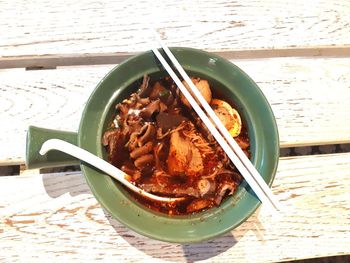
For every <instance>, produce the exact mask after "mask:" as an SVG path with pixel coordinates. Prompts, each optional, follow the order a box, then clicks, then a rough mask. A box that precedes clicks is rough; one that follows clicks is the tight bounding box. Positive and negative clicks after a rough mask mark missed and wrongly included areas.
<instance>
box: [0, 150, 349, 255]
mask: <svg viewBox="0 0 350 263" xmlns="http://www.w3.org/2000/svg"><path fill="white" fill-rule="evenodd" d="M29 186H30V187H29ZM272 190H273V192H274V194H276V196H277V198H278V199H279V201H280V202H281V204H282V206H283V207H284V208H285V210H286V213H285V214H284V216H282V217H280V218H272V217H271V216H270V215H269V214H268V213H267V211H266V210H265V209H264V208H261V209H259V210H258V211H257V212H256V213H255V214H254V215H253V216H252V217H250V218H249V219H248V220H247V221H246V222H245V223H243V224H242V225H241V226H239V227H238V228H237V229H235V230H233V231H231V232H230V233H228V234H226V235H224V236H223V237H220V238H217V239H214V240H212V241H209V242H203V243H200V244H194V245H177V244H169V243H164V242H160V241H154V240H151V239H148V238H145V237H142V236H140V235H138V234H136V233H134V232H133V231H131V230H129V229H127V228H126V227H124V226H123V225H121V224H120V223H118V222H117V221H116V220H114V219H112V218H111V216H110V215H109V214H108V213H107V212H106V211H104V210H102V209H101V207H100V205H99V204H98V203H97V201H96V199H95V198H94V197H93V196H92V194H91V192H90V190H89V188H88V186H87V185H86V183H85V180H84V178H83V176H82V175H81V174H80V173H79V172H77V173H66V174H41V175H40V174H37V175H27V176H16V177H1V178H0V200H1V201H0V237H1V239H0V249H1V254H0V260H1V259H2V260H5V261H11V262H12V261H35V262H42V261H47V258H50V261H53V262H56V261H57V262H62V261H66V260H67V261H71V260H77V261H86V260H87V261H92V260H95V259H104V260H107V259H109V260H114V261H118V262H124V261H128V262H139V261H142V262H150V261H152V262H164V261H171V262H183V261H187V262H193V261H198V260H203V261H204V262H279V261H284V260H292V259H303V258H311V257H324V256H332V255H345V254H349V253H350V220H349V219H350V206H349V191H350V154H336V155H321V156H308V157H295V158H289V159H281V160H280V163H279V167H278V172H277V175H276V179H275V182H274V184H273V188H272ZM19 192H20V193H21V194H20V195H19V194H18V193H19Z"/></svg>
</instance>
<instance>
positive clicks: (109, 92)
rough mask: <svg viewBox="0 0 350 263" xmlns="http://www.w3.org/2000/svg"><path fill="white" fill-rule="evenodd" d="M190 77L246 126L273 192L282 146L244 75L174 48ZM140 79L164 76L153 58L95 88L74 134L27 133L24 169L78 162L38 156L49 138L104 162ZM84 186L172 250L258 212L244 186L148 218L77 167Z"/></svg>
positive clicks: (118, 190) (222, 62)
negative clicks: (200, 208)
mask: <svg viewBox="0 0 350 263" xmlns="http://www.w3.org/2000/svg"><path fill="white" fill-rule="evenodd" d="M171 50H172V51H173V53H174V55H175V56H176V57H177V59H178V60H179V62H180V63H181V65H182V66H183V67H184V68H185V70H186V71H187V72H188V73H189V75H193V76H199V77H203V78H205V79H207V80H209V82H210V84H211V85H212V86H213V87H215V92H216V93H218V94H220V95H221V96H222V97H224V98H225V99H226V100H227V101H229V102H231V103H233V104H234V105H236V106H237V108H238V111H239V112H240V113H241V115H242V116H243V119H244V120H245V122H246V124H247V127H248V132H249V136H250V141H251V153H252V162H253V164H254V165H255V167H256V168H257V169H258V171H259V172H260V174H261V175H262V176H263V178H264V179H265V181H266V182H267V183H268V184H269V185H271V184H272V181H273V179H274V175H275V173H276V168H277V162H278V156H279V140H278V132H277V127H276V122H275V118H274V115H273V113H272V110H271V108H270V106H269V104H268V102H267V100H266V98H265V97H264V95H263V93H262V92H261V91H260V89H259V87H258V86H257V85H256V84H255V83H254V81H253V80H251V79H250V78H249V77H248V76H247V75H246V74H245V73H244V72H243V71H242V70H241V69H239V68H238V67H237V66H235V65H234V64H232V63H231V62H229V61H227V60H226V59H223V58H221V57H219V56H217V55H214V54H212V53H207V52H204V51H200V50H196V49H191V48H172V49H171ZM144 74H149V75H150V76H151V77H152V78H160V77H162V76H165V75H167V74H166V72H165V71H164V69H163V67H162V66H161V65H160V64H159V62H158V61H157V59H156V58H155V56H154V55H153V53H152V52H150V51H148V52H145V53H142V54H140V55H137V56H134V57H132V58H130V59H128V60H127V61H125V62H124V63H122V64H120V65H118V66H117V67H115V68H114V69H113V70H112V71H111V72H109V73H108V74H107V76H105V77H104V78H103V79H102V81H101V82H100V83H99V84H98V85H97V87H96V89H95V90H94V92H93V93H92V94H91V96H90V98H89V100H88V102H87V104H86V107H85V110H84V112H83V115H82V118H81V123H80V127H79V131H78V134H74V133H68V132H66V133H62V132H59V131H53V130H46V129H41V128H36V127H30V128H29V131H28V134H27V156H26V157H27V165H28V166H29V167H43V166H57V165H60V164H69V163H74V162H75V161H76V160H74V158H72V157H68V156H66V155H65V154H62V153H58V152H55V151H52V152H49V153H48V154H47V155H46V156H39V155H38V149H39V148H40V146H41V144H42V142H43V141H44V140H46V139H49V138H53V137H55V138H61V139H65V140H67V141H70V142H72V143H76V144H77V145H78V146H80V147H82V148H84V149H86V150H88V151H90V152H91V153H93V154H96V155H98V156H100V157H102V158H105V159H106V152H105V150H104V148H103V147H102V145H101V137H102V134H103V132H104V130H105V129H106V127H107V124H108V123H109V122H110V121H111V119H112V116H113V114H114V106H115V104H116V103H117V102H120V101H121V100H123V99H124V98H126V97H127V96H129V95H130V94H131V93H132V92H133V91H135V90H136V89H137V87H138V85H139V83H140V81H141V79H142V76H143V75H144ZM81 169H82V171H83V173H84V175H85V178H86V181H87V183H88V185H89V186H90V188H91V191H92V192H93V194H94V195H95V197H96V199H97V200H98V201H99V203H100V204H101V205H102V206H103V207H104V208H105V209H106V210H108V211H109V213H110V214H111V215H112V216H113V217H114V218H116V219H117V220H119V221H120V222H121V223H123V224H124V225H126V226H128V227H129V228H130V229H132V230H134V231H136V232H138V233H139V234H142V235H145V236H147V237H150V238H154V239H159V240H163V241H169V242H176V243H192V242H200V241H203V240H208V239H212V238H214V237H217V236H219V235H222V234H224V233H226V232H227V231H229V230H231V229H233V228H235V227H237V226H238V225H239V224H241V223H242V222H244V221H245V220H246V219H247V218H248V217H249V216H250V215H251V214H252V213H253V212H254V211H255V210H256V209H257V207H258V206H259V204H260V202H259V200H258V198H257V197H256V196H255V195H254V193H253V192H252V190H251V189H250V188H249V186H247V184H246V183H245V182H243V183H242V184H241V185H240V187H239V189H238V191H237V192H236V194H235V195H234V196H232V197H230V198H228V199H226V200H225V201H224V202H223V203H222V204H221V205H220V207H217V208H212V209H209V210H207V211H205V212H202V213H198V214H195V215H191V216H171V217H170V216H167V215H164V214H160V213H157V212H154V211H152V210H149V209H148V208H146V207H144V206H142V205H141V204H139V203H137V202H136V201H134V200H133V198H132V197H130V196H129V194H128V193H127V192H126V191H125V190H124V189H123V188H122V187H121V186H120V185H119V184H118V183H117V182H116V181H115V180H113V179H111V178H110V177H109V176H107V175H105V174H104V173H102V172H100V171H97V170H95V169H94V168H92V167H90V166H89V165H86V164H85V163H81Z"/></svg>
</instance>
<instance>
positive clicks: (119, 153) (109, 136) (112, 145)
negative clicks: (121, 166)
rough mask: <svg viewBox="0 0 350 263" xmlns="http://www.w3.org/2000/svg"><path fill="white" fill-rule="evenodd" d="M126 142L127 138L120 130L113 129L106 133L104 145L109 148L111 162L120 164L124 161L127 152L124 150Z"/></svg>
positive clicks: (103, 139)
mask: <svg viewBox="0 0 350 263" xmlns="http://www.w3.org/2000/svg"><path fill="white" fill-rule="evenodd" d="M125 142H126V139H125V136H124V134H123V133H122V132H121V130H120V129H113V130H109V131H107V132H105V133H104V135H103V138H102V144H103V145H104V146H107V152H108V157H109V161H110V162H112V163H118V162H119V161H121V160H123V158H126V156H125V154H126V151H125V148H124V145H125Z"/></svg>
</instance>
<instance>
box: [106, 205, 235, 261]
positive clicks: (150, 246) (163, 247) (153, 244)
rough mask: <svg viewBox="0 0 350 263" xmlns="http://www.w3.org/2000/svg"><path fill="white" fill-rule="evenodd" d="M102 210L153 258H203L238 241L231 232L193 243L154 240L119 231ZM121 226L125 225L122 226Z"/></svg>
mask: <svg viewBox="0 0 350 263" xmlns="http://www.w3.org/2000/svg"><path fill="white" fill-rule="evenodd" d="M103 212H104V214H105V216H106V218H107V219H108V221H109V223H110V225H111V226H112V227H113V228H114V230H115V231H116V232H117V233H118V234H119V235H120V236H121V237H122V238H123V239H124V240H125V241H126V242H128V243H129V244H130V245H131V246H133V247H135V248H137V249H138V250H140V251H141V252H143V253H145V254H147V255H149V256H151V257H153V258H158V259H162V260H168V261H173V262H179V261H186V262H193V261H198V260H205V259H210V258H213V257H215V256H218V255H220V254H222V253H224V252H225V251H227V250H229V249H230V248H232V247H233V246H235V245H236V244H237V242H238V240H237V239H236V238H235V236H234V235H233V234H232V233H231V232H229V233H227V234H225V235H223V236H221V237H218V238H215V239H212V240H209V241H204V242H201V243H194V244H177V243H169V242H164V241H159V240H154V239H150V238H148V237H144V236H142V235H139V234H137V233H135V232H134V231H132V230H130V229H127V231H125V229H123V230H122V231H121V227H120V226H121V224H120V223H119V222H118V221H117V220H116V219H114V218H113V217H112V216H111V215H110V214H109V213H108V211H106V210H104V209H103ZM123 228H126V227H124V226H123Z"/></svg>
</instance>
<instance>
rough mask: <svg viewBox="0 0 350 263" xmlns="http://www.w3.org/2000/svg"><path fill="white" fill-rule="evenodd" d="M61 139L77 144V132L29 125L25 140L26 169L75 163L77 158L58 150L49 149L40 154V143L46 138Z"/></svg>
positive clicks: (77, 162) (77, 161)
mask: <svg viewBox="0 0 350 263" xmlns="http://www.w3.org/2000/svg"><path fill="white" fill-rule="evenodd" d="M54 138H55V139H61V140H64V141H66V142H69V143H72V144H74V145H77V141H78V134H77V133H75V132H67V131H58V130H50V129H44V128H39V127H35V126H29V128H28V132H27V142H26V166H27V169H36V168H44V167H59V166H66V165H77V164H79V163H80V162H79V160H78V159H76V158H74V157H72V156H70V155H68V154H65V153H62V152H59V151H54V150H53V151H49V152H48V153H46V154H45V155H40V153H39V150H40V148H41V145H42V144H43V143H44V142H45V141H46V140H48V139H54Z"/></svg>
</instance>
